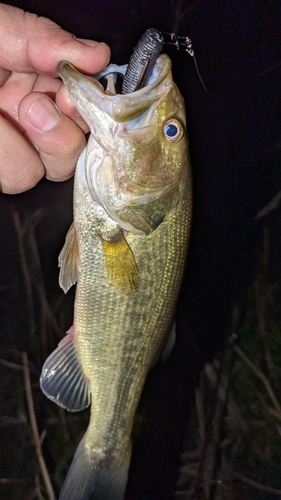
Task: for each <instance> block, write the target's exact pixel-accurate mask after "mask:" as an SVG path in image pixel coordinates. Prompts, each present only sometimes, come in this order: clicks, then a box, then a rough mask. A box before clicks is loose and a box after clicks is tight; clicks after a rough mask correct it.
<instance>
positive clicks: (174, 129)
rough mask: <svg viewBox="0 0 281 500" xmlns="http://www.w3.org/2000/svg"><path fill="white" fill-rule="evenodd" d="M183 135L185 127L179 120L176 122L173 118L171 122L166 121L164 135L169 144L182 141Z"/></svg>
mask: <svg viewBox="0 0 281 500" xmlns="http://www.w3.org/2000/svg"><path fill="white" fill-rule="evenodd" d="M183 133H184V130H183V126H182V125H181V123H180V122H179V121H178V120H175V118H171V119H170V120H168V121H166V123H165V125H164V134H165V137H166V139H168V141H169V142H178V141H180V139H181V138H182V137H183Z"/></svg>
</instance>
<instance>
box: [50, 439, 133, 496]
mask: <svg viewBox="0 0 281 500" xmlns="http://www.w3.org/2000/svg"><path fill="white" fill-rule="evenodd" d="M130 459H131V443H130V445H129V447H128V451H127V453H126V455H125V457H124V460H123V462H122V463H121V464H119V463H116V462H115V461H113V460H111V461H110V460H109V459H108V458H100V456H97V454H95V453H94V452H93V451H92V450H91V448H90V447H88V446H87V444H86V440H85V436H84V438H83V439H82V441H81V442H80V444H79V446H78V448H77V450H76V453H75V455H74V458H73V461H72V463H71V465H70V469H69V471H68V474H67V476H66V479H65V482H64V484H63V487H62V490H61V493H60V497H59V500H70V499H71V500H123V498H124V494H125V489H126V484H127V478H128V471H129V465H130Z"/></svg>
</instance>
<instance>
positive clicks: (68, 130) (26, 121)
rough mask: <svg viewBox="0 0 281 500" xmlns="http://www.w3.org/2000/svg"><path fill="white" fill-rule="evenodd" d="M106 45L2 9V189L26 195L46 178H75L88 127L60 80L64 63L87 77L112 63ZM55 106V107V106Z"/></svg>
mask: <svg viewBox="0 0 281 500" xmlns="http://www.w3.org/2000/svg"><path fill="white" fill-rule="evenodd" d="M109 56H110V51H109V48H108V46H107V45H106V44H104V43H97V42H94V41H90V40H79V39H75V38H74V37H73V35H72V34H71V33H68V32H67V31H64V30H62V29H61V28H60V27H59V26H58V25H57V24H55V23H53V22H52V21H50V20H49V19H46V18H43V17H37V16H36V15H35V14H30V13H25V12H24V11H22V10H20V9H17V8H15V7H11V6H8V5H4V4H0V137H1V140H0V186H1V190H2V192H3V193H9V194H15V193H20V192H23V191H26V190H27V189H30V188H32V187H33V186H35V184H37V182H38V181H39V180H40V179H41V178H42V177H43V176H44V175H45V176H46V177H47V178H48V179H50V180H54V181H63V180H66V179H68V178H69V177H71V175H72V174H73V172H74V169H75V165H76V162H77V159H78V157H79V154H80V152H81V151H82V149H83V147H84V146H85V143H86V141H85V132H87V131H88V128H87V125H86V123H85V122H84V120H83V119H82V118H81V116H80V115H79V114H78V112H77V111H76V109H75V107H74V105H73V104H72V102H71V100H70V97H69V94H68V92H67V90H66V88H65V86H64V85H63V84H62V81H61V80H60V79H59V78H58V73H57V66H58V63H59V62H60V61H61V60H67V61H69V62H71V63H72V64H73V65H74V66H75V67H76V68H77V69H79V70H80V71H81V72H84V73H92V74H93V73H97V72H98V71H100V70H101V69H103V68H104V67H105V66H106V65H107V64H108V61H109ZM55 103H56V104H55Z"/></svg>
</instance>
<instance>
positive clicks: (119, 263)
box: [102, 235, 139, 294]
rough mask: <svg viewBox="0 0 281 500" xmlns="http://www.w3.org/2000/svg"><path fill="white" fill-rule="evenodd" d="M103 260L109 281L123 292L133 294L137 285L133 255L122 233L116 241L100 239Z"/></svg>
mask: <svg viewBox="0 0 281 500" xmlns="http://www.w3.org/2000/svg"><path fill="white" fill-rule="evenodd" d="M102 246H103V260H104V265H105V269H106V272H107V276H108V279H109V281H110V283H112V284H113V285H115V286H116V288H118V290H121V292H124V293H131V294H134V293H135V292H136V291H137V287H138V278H139V275H138V268H137V264H136V261H135V256H134V254H133V252H132V250H131V248H130V246H129V245H128V243H127V241H126V238H125V236H124V235H122V236H121V238H120V239H118V240H117V241H106V240H102Z"/></svg>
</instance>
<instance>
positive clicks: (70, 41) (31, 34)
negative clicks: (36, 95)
mask: <svg viewBox="0 0 281 500" xmlns="http://www.w3.org/2000/svg"><path fill="white" fill-rule="evenodd" d="M0 18H1V23H0V67H2V68H5V69H6V70H9V71H16V72H20V73H30V72H35V73H41V74H45V75H50V76H58V73H57V66H58V63H59V62H60V61H62V60H67V61H69V62H71V63H72V64H73V65H74V66H75V67H76V68H77V69H79V70H81V71H84V72H86V73H97V72H98V71H100V70H101V69H103V68H104V67H105V66H106V65H107V64H108V62H109V57H110V49H109V47H108V46H107V45H106V44H105V43H98V42H94V41H91V40H86V41H85V42H84V43H83V41H81V40H77V39H75V37H74V36H73V35H72V34H71V33H68V32H67V31H65V30H63V29H62V28H60V26H58V25H57V24H56V23H54V22H53V21H51V20H50V19H47V18H45V17H38V16H37V15H36V14H31V13H29V12H24V11H23V10H21V9H18V8H16V7H11V6H9V5H4V4H0Z"/></svg>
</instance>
